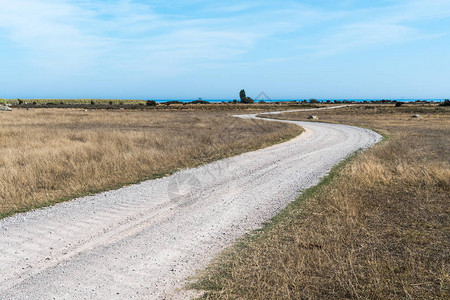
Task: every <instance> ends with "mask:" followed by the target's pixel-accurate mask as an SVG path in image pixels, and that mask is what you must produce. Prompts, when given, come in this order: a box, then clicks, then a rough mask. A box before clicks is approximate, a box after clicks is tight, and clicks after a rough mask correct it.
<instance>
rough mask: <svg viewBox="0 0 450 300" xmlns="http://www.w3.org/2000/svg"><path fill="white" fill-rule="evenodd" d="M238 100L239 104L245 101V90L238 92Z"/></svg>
mask: <svg viewBox="0 0 450 300" xmlns="http://www.w3.org/2000/svg"><path fill="white" fill-rule="evenodd" d="M239 98H241V102H244V101H245V98H247V95H246V94H245V90H241V91H240V92H239Z"/></svg>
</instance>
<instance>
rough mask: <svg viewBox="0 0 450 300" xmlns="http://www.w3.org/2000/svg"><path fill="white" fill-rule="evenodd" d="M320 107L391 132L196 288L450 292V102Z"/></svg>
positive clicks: (257, 292) (232, 293)
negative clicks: (437, 104)
mask: <svg viewBox="0 0 450 300" xmlns="http://www.w3.org/2000/svg"><path fill="white" fill-rule="evenodd" d="M418 113H419V114H421V115H422V117H423V118H419V119H413V118H411V116H412V115H413V114H418ZM314 115H317V116H318V117H319V120H320V121H326V122H335V123H345V124H353V125H358V126H364V127H369V128H373V129H376V130H378V131H380V132H381V133H383V134H386V135H387V137H388V138H387V140H385V141H384V142H382V143H380V144H378V145H376V146H374V147H373V148H371V149H369V150H368V151H365V152H363V153H361V154H359V155H357V156H356V157H354V158H351V159H349V160H348V161H347V162H346V163H345V164H342V165H341V166H339V167H337V168H336V169H335V170H334V171H332V172H331V174H330V175H329V176H328V177H327V178H325V179H324V181H323V182H322V184H320V185H319V186H318V187H315V188H312V189H310V190H308V191H306V192H305V193H304V194H303V196H301V197H300V198H299V199H298V200H297V201H296V202H294V203H293V204H292V205H290V206H288V207H287V208H286V209H285V210H284V211H283V212H282V213H281V214H280V215H278V216H277V217H275V218H274V219H273V220H272V221H271V222H269V223H268V224H267V225H266V226H265V227H264V229H263V230H261V231H260V232H258V233H255V234H254V235H252V236H251V237H249V238H246V239H244V240H242V241H241V242H239V243H237V244H236V245H235V246H233V247H231V248H230V249H228V250H227V251H225V253H224V254H223V255H222V256H220V257H219V258H218V259H217V260H216V261H215V262H214V263H213V264H212V265H211V266H210V268H209V269H208V270H206V271H205V272H204V273H203V274H200V275H199V278H197V280H198V281H197V282H196V283H195V284H194V285H193V286H194V287H195V288H197V289H200V290H206V291H207V292H206V293H205V295H204V298H207V299H345V298H352V299H449V298H450V264H449V262H450V196H449V195H450V110H449V108H448V107H447V108H444V107H439V108H438V107H418V106H416V105H414V106H404V107H399V108H394V107H392V106H390V107H387V106H385V107H380V106H377V107H376V108H365V107H352V108H345V109H340V110H335V111H320V112H319V111H317V112H314ZM307 116H308V113H286V114H284V115H280V116H278V117H279V118H283V119H292V120H306V118H307ZM271 117H273V116H271Z"/></svg>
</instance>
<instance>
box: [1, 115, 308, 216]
mask: <svg viewBox="0 0 450 300" xmlns="http://www.w3.org/2000/svg"><path fill="white" fill-rule="evenodd" d="M234 113H236V111H234ZM300 132H301V128H300V127H298V126H295V125H289V124H281V123H273V122H264V121H259V120H242V119H236V118H230V117H229V113H228V112H227V111H221V112H218V111H201V110H196V111H192V110H190V111H153V110H148V111H139V110H126V111H124V110H80V109H78V110H77V109H46V108H40V109H29V110H27V109H13V111H11V112H1V113H0V153H1V155H0V217H2V216H7V215H10V214H12V213H15V212H20V211H26V210H29V209H31V208H35V207H42V206H46V205H49V204H53V203H56V202H59V201H62V200H67V199H71V198H74V197H77V196H81V195H86V194H89V193H92V192H98V191H104V190H109V189H113V188H117V187H119V186H122V185H124V184H129V183H133V182H137V181H141V180H144V179H148V178H155V177H159V176H164V175H166V174H168V173H171V172H173V171H176V170H178V169H180V168H186V167H193V166H197V165H200V164H203V163H205V162H210V161H212V160H215V159H218V158H222V157H228V156H232V155H236V154H239V153H242V152H246V151H250V150H254V149H257V148H261V147H265V146H268V145H271V144H275V143H278V142H280V141H282V140H286V139H289V138H292V137H294V136H295V135H298V134H299V133H300Z"/></svg>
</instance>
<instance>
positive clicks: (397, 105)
mask: <svg viewBox="0 0 450 300" xmlns="http://www.w3.org/2000/svg"><path fill="white" fill-rule="evenodd" d="M402 105H403V102H396V103H395V107H400V106H402Z"/></svg>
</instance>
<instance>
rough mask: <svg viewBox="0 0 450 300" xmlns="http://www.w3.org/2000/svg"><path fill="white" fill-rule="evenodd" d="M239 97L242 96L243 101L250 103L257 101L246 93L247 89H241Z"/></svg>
mask: <svg viewBox="0 0 450 300" xmlns="http://www.w3.org/2000/svg"><path fill="white" fill-rule="evenodd" d="M239 98H241V103H246V104H250V103H254V102H255V101H253V99H252V98H250V97H247V95H246V94H245V90H241V91H240V92H239Z"/></svg>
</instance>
